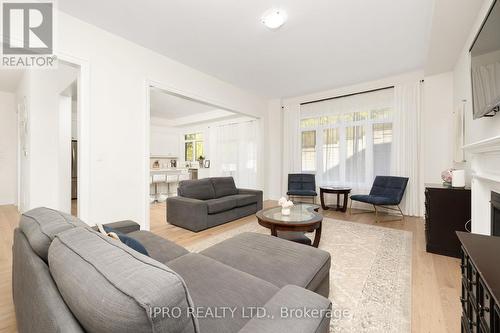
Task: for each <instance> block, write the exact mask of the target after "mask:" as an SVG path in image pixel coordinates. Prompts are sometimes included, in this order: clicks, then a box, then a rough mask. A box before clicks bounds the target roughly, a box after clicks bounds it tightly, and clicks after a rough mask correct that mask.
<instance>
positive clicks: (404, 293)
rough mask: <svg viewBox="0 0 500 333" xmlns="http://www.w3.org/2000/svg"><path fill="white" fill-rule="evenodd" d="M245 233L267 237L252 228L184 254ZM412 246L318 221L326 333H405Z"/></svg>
mask: <svg viewBox="0 0 500 333" xmlns="http://www.w3.org/2000/svg"><path fill="white" fill-rule="evenodd" d="M247 231H251V232H259V233H264V234H268V233H269V230H268V229H266V228H263V227H261V226H260V225H258V224H257V222H255V224H246V225H244V226H241V227H239V228H236V229H234V230H231V231H228V232H226V233H224V234H220V235H215V236H212V237H209V238H207V239H204V240H202V241H200V242H198V243H195V244H193V245H191V246H189V247H188V248H189V250H191V251H193V252H199V251H202V250H203V249H205V248H207V247H209V246H211V245H213V244H217V243H219V242H221V241H223V240H224V239H227V238H230V237H232V236H234V235H236V234H239V233H242V232H247ZM411 244H412V234H411V233H410V232H407V231H401V230H395V229H389V228H383V227H377V226H372V225H366V224H360V223H353V222H347V221H339V220H333V219H329V218H325V219H324V220H323V232H322V235H321V242H320V246H319V248H320V249H323V250H325V251H328V252H329V253H330V254H331V257H332V267H331V270H330V300H331V301H332V304H333V318H332V321H331V327H330V332H356V333H357V332H394V333H403V332H410V330H411V262H412V261H411V256H412V254H411Z"/></svg>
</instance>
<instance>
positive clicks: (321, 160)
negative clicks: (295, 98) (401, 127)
mask: <svg viewBox="0 0 500 333" xmlns="http://www.w3.org/2000/svg"><path fill="white" fill-rule="evenodd" d="M393 104H394V90H393V89H383V90H379V91H375V92H369V93H363V94H358V95H353V96H347V97H340V98H335V99H330V100H326V101H321V102H315V103H309V104H304V105H302V106H301V107H300V118H301V120H302V121H303V124H302V126H301V128H300V130H301V131H302V135H303V143H302V148H303V150H302V159H303V161H304V160H306V157H307V158H308V159H307V160H308V163H306V164H304V163H303V165H302V169H303V170H305V171H307V170H309V169H310V170H315V171H316V182H317V183H318V185H337V186H350V187H352V189H353V192H352V193H356V194H358V193H362V194H366V193H368V192H369V191H370V188H371V186H372V183H373V179H374V177H375V176H376V175H389V172H390V149H391V140H392V135H391V133H392V132H391V130H392V108H393ZM311 137H315V138H316V140H315V141H314V145H315V151H314V152H313V153H308V152H304V147H305V145H304V143H306V144H309V142H311V141H312V140H311V139H310V138H311ZM304 139H307V140H304ZM299 149H300V148H299ZM308 154H309V155H311V154H312V155H314V156H315V158H316V159H315V162H314V161H313V162H312V163H311V162H310V161H309V160H310V158H309V155H308ZM305 168H306V169H305Z"/></svg>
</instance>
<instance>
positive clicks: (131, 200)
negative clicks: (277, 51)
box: [32, 13, 267, 228]
mask: <svg viewBox="0 0 500 333" xmlns="http://www.w3.org/2000/svg"><path fill="white" fill-rule="evenodd" d="M56 32H57V43H56V45H57V47H58V49H57V50H56V53H58V54H60V55H63V56H69V57H74V58H78V59H82V60H83V61H85V62H87V63H88V64H89V68H90V73H89V82H88V89H89V96H87V97H88V101H89V105H88V108H87V109H86V110H87V112H89V114H88V119H89V121H90V123H89V124H88V130H89V132H88V135H89V137H90V142H89V150H88V154H89V160H87V161H80V163H88V165H87V166H88V168H89V172H90V177H91V181H90V184H88V185H89V194H88V197H89V198H88V199H89V202H88V207H86V208H85V209H84V211H82V212H81V216H82V218H83V219H84V220H86V222H88V223H91V224H93V223H96V222H109V221H113V220H121V219H133V220H136V221H137V222H139V223H140V224H141V225H142V227H146V228H147V227H148V221H147V208H148V204H147V195H148V193H147V190H148V188H147V186H146V175H147V172H148V169H149V160H148V146H149V143H148V141H149V137H148V135H147V130H146V129H147V127H148V126H149V123H148V115H149V110H148V109H147V89H146V83H147V80H150V82H155V83H159V84H158V85H155V86H160V87H162V88H165V89H167V90H169V91H173V92H176V93H180V94H182V95H187V96H189V97H192V98H195V99H198V100H203V101H206V102H209V103H211V104H215V105H220V106H222V107H224V108H226V109H230V110H235V111H238V112H241V113H245V114H250V115H254V116H257V117H264V116H265V112H266V107H267V104H266V100H265V99H263V98H260V97H258V96H255V95H253V94H250V93H248V92H246V91H243V90H241V89H239V88H236V87H234V86H232V85H230V84H227V83H225V82H223V81H220V80H218V79H216V78H214V77H211V76H209V75H206V74H204V73H201V72H199V71H197V70H194V69H192V68H189V67H187V66H185V65H183V64H181V63H178V62H176V61H173V60H171V59H169V58H166V57H164V56H162V55H160V54H157V53H155V52H152V51H150V50H148V49H145V48H143V47H140V46H138V45H136V44H133V43H131V42H129V41H127V40H125V39H123V38H120V37H117V36H115V35H112V34H110V33H108V32H106V31H104V30H102V29H99V28H97V27H95V26H92V25H89V24H87V23H85V22H82V21H80V20H77V19H75V18H73V17H71V16H69V15H67V14H64V13H58V29H57V30H56ZM83 89H85V87H84V88H83ZM79 98H82V99H85V98H86V97H85V96H81V95H79ZM83 112H85V110H82V113H83ZM82 116H84V117H85V116H86V115H82ZM46 125H48V124H46ZM44 145H45V146H46V144H44ZM42 151H43V149H42ZM44 170H45V169H44ZM46 183H47V182H44V184H41V185H43V188H46V186H48V185H50V184H46ZM32 199H33V200H32V204H33V205H35V204H36V205H41V204H44V205H46V204H50V203H53V202H54V198H52V196H50V195H49V196H45V198H43V200H34V198H32Z"/></svg>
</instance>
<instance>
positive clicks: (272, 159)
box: [264, 99, 286, 200]
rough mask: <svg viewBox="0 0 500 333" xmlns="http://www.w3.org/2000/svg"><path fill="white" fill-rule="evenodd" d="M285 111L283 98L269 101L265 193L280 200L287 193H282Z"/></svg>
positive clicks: (269, 197)
mask: <svg viewBox="0 0 500 333" xmlns="http://www.w3.org/2000/svg"><path fill="white" fill-rule="evenodd" d="M282 115H283V111H282V109H281V100H280V99H273V100H271V101H269V103H268V109H267V123H266V134H267V136H266V142H267V143H268V144H266V146H267V155H266V157H265V159H266V163H267V164H266V165H267V170H266V188H265V191H264V194H265V195H266V198H267V199H271V200H278V199H279V198H281V197H282V196H284V195H285V194H286V193H282V184H281V182H282V178H283V177H282V174H281V173H282V170H283V163H286V162H285V161H283V158H282V154H283V152H282V149H283V145H282V140H283V116H282Z"/></svg>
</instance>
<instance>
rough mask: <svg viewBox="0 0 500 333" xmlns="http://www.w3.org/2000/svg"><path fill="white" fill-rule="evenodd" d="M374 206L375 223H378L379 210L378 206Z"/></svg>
mask: <svg viewBox="0 0 500 333" xmlns="http://www.w3.org/2000/svg"><path fill="white" fill-rule="evenodd" d="M373 208H374V209H375V223H378V210H377V206H375V205H373Z"/></svg>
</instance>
